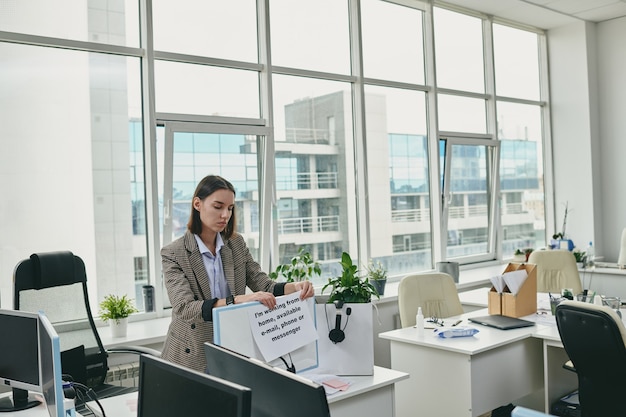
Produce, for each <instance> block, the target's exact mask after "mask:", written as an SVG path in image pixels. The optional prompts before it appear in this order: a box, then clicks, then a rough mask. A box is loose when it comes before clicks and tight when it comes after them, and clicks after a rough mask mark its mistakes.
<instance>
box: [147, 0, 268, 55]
mask: <svg viewBox="0 0 626 417" xmlns="http://www.w3.org/2000/svg"><path fill="white" fill-rule="evenodd" d="M152 4H153V20H154V49H156V50H159V51H169V52H176V53H180V54H190V55H201V56H210V57H215V58H222V59H232V60H239V61H248V62H257V61H258V53H257V20H256V1H255V0H229V1H206V0H178V1H171V0H154V1H153V2H152Z"/></svg>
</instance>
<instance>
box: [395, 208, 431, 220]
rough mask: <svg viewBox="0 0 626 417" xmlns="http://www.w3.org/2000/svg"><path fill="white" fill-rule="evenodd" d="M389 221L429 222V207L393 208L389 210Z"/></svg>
mask: <svg viewBox="0 0 626 417" xmlns="http://www.w3.org/2000/svg"><path fill="white" fill-rule="evenodd" d="M391 221H392V222H394V223H402V222H409V223H415V222H429V221H430V209H427V208H423V209H414V210H393V211H392V212H391Z"/></svg>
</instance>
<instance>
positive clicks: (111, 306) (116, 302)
mask: <svg viewBox="0 0 626 417" xmlns="http://www.w3.org/2000/svg"><path fill="white" fill-rule="evenodd" d="M138 311H139V310H137V308H136V307H135V305H134V303H133V300H132V299H131V298H128V297H127V296H126V295H123V296H121V297H118V296H117V295H114V294H108V295H106V296H105V297H104V299H103V300H102V301H101V302H100V313H99V314H100V318H101V319H102V321H104V322H109V324H110V326H111V333H112V335H113V337H124V336H126V329H127V325H128V316H130V315H131V314H133V313H137V312H138Z"/></svg>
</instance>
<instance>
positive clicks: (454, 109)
mask: <svg viewBox="0 0 626 417" xmlns="http://www.w3.org/2000/svg"><path fill="white" fill-rule="evenodd" d="M437 101H438V102H437V106H438V108H439V114H438V116H439V130H442V131H446V132H466V133H486V132H487V113H486V108H485V100H483V99H477V98H469V97H460V96H451V95H446V94H439V95H438V96H437Z"/></svg>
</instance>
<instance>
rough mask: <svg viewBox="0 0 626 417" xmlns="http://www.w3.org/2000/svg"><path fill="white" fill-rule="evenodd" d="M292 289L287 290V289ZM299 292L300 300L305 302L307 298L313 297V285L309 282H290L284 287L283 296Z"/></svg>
mask: <svg viewBox="0 0 626 417" xmlns="http://www.w3.org/2000/svg"><path fill="white" fill-rule="evenodd" d="M290 286H291V287H292V288H289V287H290ZM296 291H300V299H301V300H306V299H307V298H310V297H313V296H314V295H315V289H314V288H313V284H311V281H298V282H290V283H289V284H287V285H285V294H291V293H293V292H296Z"/></svg>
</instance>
